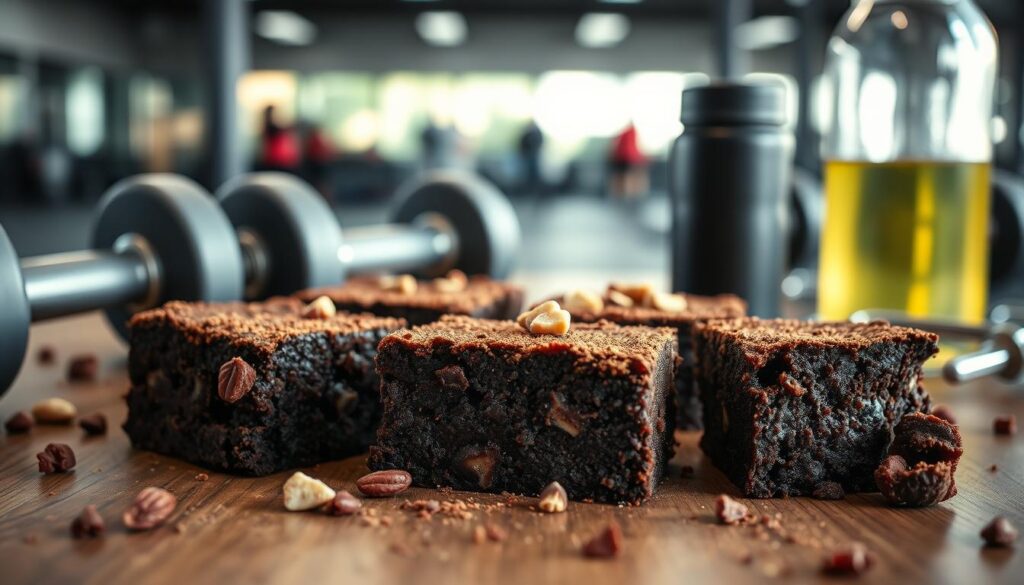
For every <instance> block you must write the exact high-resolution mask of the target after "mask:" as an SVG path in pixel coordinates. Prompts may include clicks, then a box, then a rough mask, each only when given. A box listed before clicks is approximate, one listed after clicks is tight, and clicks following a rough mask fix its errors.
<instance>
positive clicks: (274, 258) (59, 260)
mask: <svg viewBox="0 0 1024 585" xmlns="http://www.w3.org/2000/svg"><path fill="white" fill-rule="evenodd" d="M218 194H219V201H220V202H221V204H222V205H223V209H222V208H221V207H219V206H218V205H217V200H215V199H213V198H211V197H210V196H209V195H208V194H207V192H206V191H205V190H204V189H203V188H202V187H200V186H199V185H196V184H195V183H193V182H192V181H190V180H188V179H184V178H181V177H176V176H173V175H144V176H140V177H135V178H132V179H127V180H125V181H122V182H121V183H118V184H117V185H115V186H114V187H113V188H112V189H111V190H110V192H109V193H108V194H107V195H105V196H104V198H103V200H102V202H101V205H100V209H99V214H98V216H97V221H96V224H95V228H94V231H93V245H94V249H92V250H87V251H81V252H74V253H68V254H54V255H49V256H41V257H36V258H28V259H25V260H21V261H19V260H18V257H17V255H16V254H15V252H14V249H13V247H12V246H11V243H10V240H9V239H8V238H7V237H6V234H5V233H4V232H3V229H2V228H0V302H3V303H4V306H5V308H6V310H5V311H3V312H2V313H0V350H2V351H3V355H0V384H2V386H0V393H2V392H3V391H4V390H6V388H7V387H8V386H9V385H10V382H11V381H13V379H14V377H15V376H16V375H17V372H18V369H19V367H20V365H21V362H22V360H23V359H24V354H25V347H26V344H27V337H28V326H29V323H30V322H32V321H39V320H43V319H48V318H53V317H60V316H64V315H70V314H74V313H78V312H82V311H87V310H92V309H98V308H104V309H106V312H107V316H108V318H109V320H110V322H111V324H112V325H113V326H114V328H115V329H116V330H117V331H118V332H119V333H121V334H122V336H124V334H125V333H126V329H125V323H126V321H127V319H128V317H130V315H131V314H132V313H133V312H135V311H138V310H141V309H146V308H150V307H154V306H157V305H159V304H162V303H163V302H166V301H168V300H172V299H178V300H206V301H226V300H238V299H242V298H246V299H259V298H264V297H267V296H272V295H276V294H289V293H292V292H295V291H297V290H300V289H303V288H309V287H316V286H325V285H329V284H335V283H337V282H340V281H341V280H343V279H344V278H345V276H347V275H348V274H355V273H362V272H378V271H413V272H417V273H419V274H422V275H425V276H429V275H435V274H441V273H443V272H445V271H447V270H448V269H450V268H459V269H461V270H463V271H465V272H466V273H469V274H481V273H482V274H490V275H492V276H495V277H499V278H500V277H504V276H505V275H507V273H508V271H509V270H510V269H511V266H512V263H513V261H514V258H515V255H516V253H517V250H518V244H519V223H518V220H517V219H516V215H515V211H514V210H513V209H512V206H511V204H510V203H509V202H508V200H507V199H506V198H505V197H504V196H503V195H502V194H501V193H500V192H499V191H498V190H497V189H496V188H495V187H493V186H492V185H490V184H489V183H486V182H485V181H483V180H482V179H480V178H478V177H475V176H473V175H469V174H463V173H454V172H437V173H431V174H428V175H424V176H422V177H420V178H418V179H416V180H415V181H413V182H412V183H409V184H408V185H406V186H405V187H404V188H402V189H401V190H400V192H399V193H398V197H399V198H400V199H401V204H400V205H399V207H398V208H397V210H396V212H395V214H394V216H393V217H394V220H395V221H394V222H393V223H389V224H384V225H378V226H372V227H366V228H358V229H350V230H346V231H345V233H344V237H343V234H342V231H341V229H340V227H339V225H338V222H337V220H336V218H335V216H334V212H333V210H332V209H331V208H330V207H329V206H328V205H327V204H326V202H325V201H324V200H323V199H322V198H321V197H320V196H319V194H317V193H316V191H314V190H313V189H312V187H310V186H309V185H308V184H306V183H305V182H303V181H302V180H300V179H298V178H296V177H293V176H291V175H286V174H280V173H256V174H251V175H245V176H242V177H239V178H238V179H236V180H234V181H231V182H229V183H228V184H227V185H225V186H224V187H223V188H222V189H221V190H219V191H218ZM225 212H227V213H226V214H225Z"/></svg>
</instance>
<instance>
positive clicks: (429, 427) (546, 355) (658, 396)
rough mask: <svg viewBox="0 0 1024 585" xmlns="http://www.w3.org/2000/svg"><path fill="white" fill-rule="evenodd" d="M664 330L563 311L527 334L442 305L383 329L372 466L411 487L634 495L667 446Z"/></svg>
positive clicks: (668, 344) (642, 495)
mask: <svg viewBox="0 0 1024 585" xmlns="http://www.w3.org/2000/svg"><path fill="white" fill-rule="evenodd" d="M675 359H676V341H675V331H674V330H672V329H667V328H661V329H654V328H646V327H620V326H617V325H614V324H611V323H608V322H601V323H597V324H579V325H575V324H574V325H573V327H572V329H571V330H570V332H569V333H568V334H567V335H566V336H565V337H555V336H551V335H536V336H535V335H531V334H530V333H528V332H526V331H525V330H523V329H521V328H520V327H518V326H517V325H516V324H515V323H513V322H509V321H486V320H480V319H472V318H468V317H454V316H449V317H444V318H442V319H441V321H439V322H438V323H435V324H432V325H427V326H422V327H415V328H413V329H411V330H403V331H398V332H396V333H394V334H391V335H389V336H387V337H386V338H384V340H383V341H382V342H381V344H380V348H379V353H378V355H377V360H376V361H377V370H378V372H379V373H380V375H381V399H382V401H383V405H384V415H383V420H382V421H381V426H380V430H379V431H378V435H377V439H378V440H377V445H376V446H374V447H373V448H371V449H370V459H369V466H370V468H371V469H391V468H401V469H405V470H407V471H409V472H410V473H411V474H412V477H413V481H414V483H415V484H417V485H420V486H423V487H438V486H447V487H452V488H455V489H461V490H471V491H487V492H502V491H508V492H515V493H524V494H531V495H532V494H536V493H538V492H540V491H541V489H543V488H544V487H545V486H546V485H547V484H548V483H550V482H552V481H558V482H559V483H561V484H562V486H563V487H565V489H566V491H567V492H568V494H569V497H570V498H572V499H574V500H593V501H599V502H626V503H640V502H642V501H643V500H645V499H647V498H648V497H650V496H651V495H652V494H653V493H654V489H655V486H656V484H657V482H658V480H659V479H660V477H661V475H662V474H663V472H664V470H665V466H666V464H667V462H668V460H669V459H670V458H671V456H672V449H673V436H672V431H673V426H674V425H673V423H674V420H673V419H672V417H671V416H670V415H669V412H668V408H667V405H668V403H669V400H671V398H672V393H673V375H674V365H675Z"/></svg>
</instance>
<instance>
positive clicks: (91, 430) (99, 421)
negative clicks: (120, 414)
mask: <svg viewBox="0 0 1024 585" xmlns="http://www.w3.org/2000/svg"><path fill="white" fill-rule="evenodd" d="M78 426H80V427H82V430H83V431H85V434H87V435H93V436H95V435H105V434H106V433H107V417H105V416H103V414H102V413H99V412H97V413H95V414H90V415H89V416H83V417H82V418H80V419H78Z"/></svg>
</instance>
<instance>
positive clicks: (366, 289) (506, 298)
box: [296, 276, 523, 325]
mask: <svg viewBox="0 0 1024 585" xmlns="http://www.w3.org/2000/svg"><path fill="white" fill-rule="evenodd" d="M319 296H327V297H329V298H330V299H331V300H332V301H334V305H335V306H336V307H337V308H338V310H339V311H349V312H354V313H355V312H367V313H373V314H374V315H381V316H386V317H400V318H402V319H405V320H406V321H407V322H408V323H409V324H410V325H424V324H426V323H432V322H434V321H437V320H438V319H439V318H440V317H441V315H449V314H450V315H469V316H471V317H479V318H482V319H514V318H515V317H516V315H518V314H519V311H520V309H522V306H523V290H522V289H521V288H520V287H518V286H516V285H514V284H510V283H507V282H501V281H497V280H492V279H490V278H488V277H486V276H472V277H470V278H469V280H468V282H466V286H465V288H464V289H463V290H456V291H452V290H442V289H440V288H439V287H438V286H437V284H436V281H434V280H420V281H418V286H417V287H416V291H415V292H412V293H408V292H401V291H398V290H387V289H386V288H385V287H382V286H381V278H380V277H375V276H357V277H353V278H350V279H348V280H347V281H345V282H344V283H343V284H340V285H338V286H331V287H324V288H317V289H310V290H305V291H302V292H300V293H298V294H297V295H296V297H297V298H299V299H301V300H303V301H306V302H309V301H311V300H313V299H315V298H316V297H319Z"/></svg>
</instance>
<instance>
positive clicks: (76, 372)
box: [68, 354, 100, 382]
mask: <svg viewBox="0 0 1024 585" xmlns="http://www.w3.org/2000/svg"><path fill="white" fill-rule="evenodd" d="M99 368H100V360H99V358H97V357H96V356H95V355H93V354H83V355H77V356H74V357H72V358H71V361H70V362H69V363H68V380H70V381H71V382H92V381H93V380H95V379H96V372H97V371H99Z"/></svg>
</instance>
